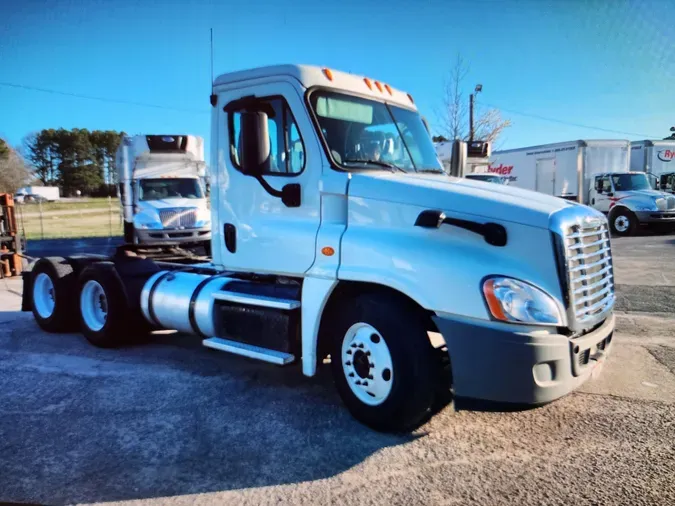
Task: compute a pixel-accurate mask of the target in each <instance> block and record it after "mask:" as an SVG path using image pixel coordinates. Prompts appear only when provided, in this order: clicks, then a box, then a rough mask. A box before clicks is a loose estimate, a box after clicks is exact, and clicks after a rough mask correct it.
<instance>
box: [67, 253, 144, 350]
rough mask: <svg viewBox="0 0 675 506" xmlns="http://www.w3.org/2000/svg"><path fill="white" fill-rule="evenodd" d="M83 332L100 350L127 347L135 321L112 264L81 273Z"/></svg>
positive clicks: (81, 323) (97, 265)
mask: <svg viewBox="0 0 675 506" xmlns="http://www.w3.org/2000/svg"><path fill="white" fill-rule="evenodd" d="M79 285H80V292H79V298H80V301H79V302H80V304H79V307H80V329H81V330H82V333H83V334H84V337H86V338H87V340H88V341H89V342H90V343H91V344H93V345H94V346H97V347H99V348H114V347H117V346H120V345H122V344H125V343H126V341H127V338H126V336H128V335H129V330H130V329H125V327H124V326H125V323H126V324H128V323H130V322H131V321H132V319H131V318H130V316H131V314H130V310H129V306H128V301H127V297H126V293H125V292H124V287H123V286H122V282H121V281H120V279H119V277H118V275H117V272H116V271H115V267H114V265H113V264H111V263H104V262H102V263H97V264H93V265H90V266H89V267H87V268H85V269H84V270H83V271H82V273H81V274H80V279H79Z"/></svg>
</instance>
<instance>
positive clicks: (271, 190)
mask: <svg viewBox="0 0 675 506" xmlns="http://www.w3.org/2000/svg"><path fill="white" fill-rule="evenodd" d="M253 177H254V178H255V179H256V180H257V181H258V182H259V183H260V185H261V186H262V187H263V188H264V189H265V191H266V192H267V193H269V194H270V195H272V197H276V198H281V196H282V194H283V192H282V191H281V190H277V189H275V188H272V187H271V186H270V184H269V183H268V182H267V181H265V179H264V178H263V177H262V176H253Z"/></svg>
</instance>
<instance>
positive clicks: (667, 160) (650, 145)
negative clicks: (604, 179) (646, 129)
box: [630, 140, 675, 193]
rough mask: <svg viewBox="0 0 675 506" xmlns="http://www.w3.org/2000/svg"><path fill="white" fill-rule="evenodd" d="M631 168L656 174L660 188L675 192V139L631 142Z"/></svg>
mask: <svg viewBox="0 0 675 506" xmlns="http://www.w3.org/2000/svg"><path fill="white" fill-rule="evenodd" d="M630 168H631V170H635V171H644V172H646V173H647V174H652V175H654V176H655V181H657V182H658V184H659V189H660V190H663V191H666V192H668V193H673V192H675V188H674V187H673V184H674V183H675V140H661V141H658V140H655V141H650V140H644V141H633V142H631V148H630Z"/></svg>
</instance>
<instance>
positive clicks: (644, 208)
mask: <svg viewBox="0 0 675 506" xmlns="http://www.w3.org/2000/svg"><path fill="white" fill-rule="evenodd" d="M635 210H636V211H658V207H656V205H653V206H649V205H647V204H638V205H636V206H635Z"/></svg>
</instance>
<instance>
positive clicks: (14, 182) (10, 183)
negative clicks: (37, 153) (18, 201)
mask: <svg viewBox="0 0 675 506" xmlns="http://www.w3.org/2000/svg"><path fill="white" fill-rule="evenodd" d="M0 145H1V146H2V147H3V149H2V150H0V193H12V194H14V193H15V192H16V191H17V190H18V189H19V188H21V187H22V186H23V185H24V184H26V183H27V182H28V179H29V177H30V173H29V172H28V169H26V165H25V164H24V162H23V159H22V158H21V157H20V156H19V155H18V154H17V153H16V151H14V150H13V149H12V148H11V147H9V145H8V144H7V143H5V142H4V141H3V140H2V139H0Z"/></svg>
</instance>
